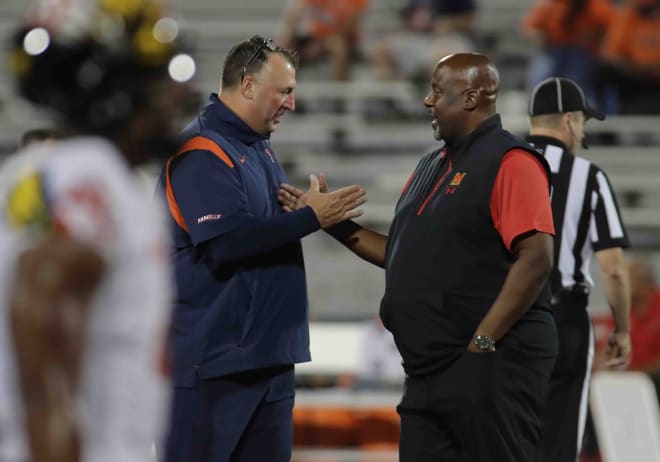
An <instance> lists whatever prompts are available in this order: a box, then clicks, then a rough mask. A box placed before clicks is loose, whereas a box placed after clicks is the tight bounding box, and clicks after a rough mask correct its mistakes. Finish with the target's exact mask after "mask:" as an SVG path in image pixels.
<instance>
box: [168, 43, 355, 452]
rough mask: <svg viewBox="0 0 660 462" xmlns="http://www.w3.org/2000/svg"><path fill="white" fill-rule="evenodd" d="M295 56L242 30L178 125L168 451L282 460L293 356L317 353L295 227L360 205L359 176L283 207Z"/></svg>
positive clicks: (315, 225)
mask: <svg viewBox="0 0 660 462" xmlns="http://www.w3.org/2000/svg"><path fill="white" fill-rule="evenodd" d="M296 66H297V57H296V54H295V52H293V51H292V50H289V49H287V48H283V47H280V46H278V45H276V44H275V43H273V42H272V41H271V40H270V39H265V38H263V37H260V36H258V35H255V36H253V37H252V38H250V39H249V40H244V41H242V42H240V43H238V44H236V45H235V46H234V47H233V48H232V49H231V50H230V52H229V54H228V55H227V57H226V59H225V62H224V64H223V68H222V82H221V88H220V91H219V92H218V93H212V94H211V95H210V96H209V100H208V104H207V105H206V106H204V108H203V109H202V110H201V111H200V112H199V114H198V115H197V116H196V117H195V118H194V119H193V120H192V121H191V122H190V123H189V124H188V126H187V127H186V128H185V129H184V130H183V131H182V132H181V134H180V136H179V149H178V151H174V150H173V153H174V152H175V153H176V154H174V155H172V156H171V157H170V158H169V160H168V161H167V164H166V165H165V168H164V169H163V171H162V175H161V177H160V181H159V185H158V193H159V194H160V195H162V196H163V197H164V198H166V200H167V203H168V205H169V210H170V229H171V230H172V233H173V236H174V248H173V249H172V259H173V262H174V265H175V272H176V287H177V297H176V301H175V305H174V314H173V318H172V329H171V332H170V349H171V352H172V366H173V379H174V382H173V385H174V404H173V408H172V415H171V419H170V430H169V436H168V439H167V449H166V451H167V455H166V459H165V460H166V461H168V462H174V461H177V462H189V461H195V462H207V461H213V462H227V461H230V460H231V461H232V462H243V461H244V462H252V461H262V460H263V461H266V460H267V461H270V462H285V461H286V462H288V461H289V460H290V458H291V448H292V443H293V435H292V426H293V422H292V408H293V402H294V392H295V390H294V364H295V363H301V362H306V361H309V360H310V351H309V326H308V301H307V285H306V279H305V265H304V261H303V254H302V247H301V242H300V239H301V238H302V237H304V236H306V235H308V234H311V233H313V232H315V231H317V230H319V229H321V228H326V227H328V226H332V225H334V224H336V223H338V222H340V221H343V220H347V219H350V218H352V217H357V216H360V215H361V211H360V210H358V209H356V207H357V206H359V205H361V204H362V203H364V202H365V201H366V196H365V193H364V190H362V189H361V188H359V187H358V186H351V187H347V188H344V189H342V190H339V191H336V192H334V193H330V194H326V193H323V194H322V193H320V192H319V183H318V179H317V178H316V177H314V176H312V177H311V178H310V181H311V186H310V190H309V199H310V200H309V201H308V202H307V205H308V206H307V207H304V208H301V209H300V210H298V211H296V212H294V213H284V212H283V211H282V209H281V205H280V204H279V203H278V190H279V188H280V184H282V183H284V182H285V181H286V176H285V174H284V171H283V169H282V166H281V164H280V162H279V160H278V158H277V156H276V154H275V151H274V149H273V147H272V146H271V144H270V136H271V134H272V133H273V132H274V131H275V130H276V129H277V127H278V125H279V123H280V121H281V119H282V117H284V115H285V114H286V113H287V112H288V111H294V110H295V106H296V105H295V96H294V91H295V88H296Z"/></svg>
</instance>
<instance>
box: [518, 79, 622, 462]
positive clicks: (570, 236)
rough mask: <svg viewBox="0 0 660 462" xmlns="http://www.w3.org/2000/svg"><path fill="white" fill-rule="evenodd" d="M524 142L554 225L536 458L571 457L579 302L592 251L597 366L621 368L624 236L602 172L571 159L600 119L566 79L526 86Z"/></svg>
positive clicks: (584, 351)
mask: <svg viewBox="0 0 660 462" xmlns="http://www.w3.org/2000/svg"><path fill="white" fill-rule="evenodd" d="M529 116H530V122H531V129H530V134H529V136H528V137H527V141H528V142H529V143H530V144H531V145H532V146H534V148H536V149H538V150H539V152H541V153H543V155H544V156H545V158H546V159H547V161H548V163H549V164H550V170H551V171H552V214H553V221H554V223H555V227H556V230H557V232H556V234H555V255H554V262H555V263H554V267H553V270H552V275H551V277H550V282H551V288H552V312H553V315H554V317H555V322H556V324H557V332H558V334H559V356H558V357H557V362H556V363H555V367H554V369H553V371H552V376H551V378H550V390H549V392H548V399H547V402H546V405H545V410H544V412H543V431H542V434H541V446H540V451H541V454H542V459H541V460H543V461H546V462H563V461H566V462H568V461H571V462H573V461H575V460H576V459H577V457H578V456H579V454H580V450H581V446H582V437H583V435H584V428H585V427H584V426H585V421H586V416H587V406H588V398H587V397H588V390H589V380H590V377H591V368H592V365H593V359H594V333H593V326H592V322H591V319H590V318H589V313H588V312H587V305H588V303H589V292H590V291H591V288H592V287H593V280H592V278H591V274H590V272H589V264H590V262H591V257H592V256H593V255H595V256H596V260H597V261H598V263H599V265H600V268H601V270H602V275H603V277H602V279H603V285H604V288H605V296H606V298H607V301H608V304H609V306H610V310H611V311H612V314H613V316H614V320H615V325H614V329H613V330H612V333H611V335H610V337H609V343H608V348H607V351H606V361H605V364H606V366H608V367H615V368H621V367H623V366H624V365H625V364H626V362H627V361H628V359H629V357H630V322H629V317H630V285H629V279H628V271H627V268H626V263H625V258H624V254H623V249H624V248H626V247H628V246H629V245H630V244H629V241H628V236H627V234H626V230H625V228H624V225H623V221H622V219H621V214H620V212H619V208H618V206H617V203H616V197H615V195H614V192H613V190H612V187H611V186H610V183H609V180H608V178H607V175H606V174H605V172H603V170H601V169H600V168H599V167H598V166H596V165H594V164H592V163H591V162H589V161H588V160H586V159H583V158H581V157H577V156H576V153H577V151H578V149H579V148H580V146H581V145H582V146H586V144H585V141H584V136H585V124H586V121H587V120H588V119H590V118H594V119H597V120H603V119H604V118H605V116H604V115H603V113H602V112H600V111H599V110H597V109H595V108H593V107H591V106H589V104H588V103H587V99H586V98H585V95H584V93H583V92H582V89H581V88H580V87H579V86H578V85H577V84H576V83H575V82H573V81H572V80H569V79H565V78H556V77H555V78H549V79H546V80H544V81H543V82H541V83H539V84H538V85H537V86H536V87H535V88H534V90H533V91H532V94H531V97H530V101H529Z"/></svg>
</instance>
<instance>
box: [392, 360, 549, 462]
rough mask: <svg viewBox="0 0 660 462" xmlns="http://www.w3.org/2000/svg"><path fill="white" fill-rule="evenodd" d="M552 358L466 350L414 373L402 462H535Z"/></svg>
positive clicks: (404, 407) (407, 395) (404, 413)
mask: <svg viewBox="0 0 660 462" xmlns="http://www.w3.org/2000/svg"><path fill="white" fill-rule="evenodd" d="M554 359H555V358H554V356H550V357H548V358H542V359H539V358H531V357H529V356H525V355H522V354H520V353H518V352H513V351H500V350H498V351H495V352H493V353H471V352H468V351H466V352H465V353H463V355H462V356H461V357H460V358H459V359H458V360H457V361H456V362H455V363H453V364H452V365H451V366H450V367H449V368H448V369H446V370H444V371H442V372H440V373H437V374H432V375H428V376H424V377H408V378H407V379H406V389H405V392H404V396H403V399H402V401H401V404H400V405H399V406H398V408H397V410H398V412H399V415H400V416H401V439H400V446H399V457H400V459H399V460H400V462H445V461H446V462H532V461H533V460H534V457H535V455H536V451H537V443H538V439H539V435H540V430H541V426H540V420H539V413H540V411H541V408H542V405H543V402H544V399H545V394H546V389H547V385H548V377H549V375H550V371H551V370H552V366H553V364H554ZM532 363H533V364H532ZM530 366H533V367H530ZM539 371H544V372H545V373H541V372H539Z"/></svg>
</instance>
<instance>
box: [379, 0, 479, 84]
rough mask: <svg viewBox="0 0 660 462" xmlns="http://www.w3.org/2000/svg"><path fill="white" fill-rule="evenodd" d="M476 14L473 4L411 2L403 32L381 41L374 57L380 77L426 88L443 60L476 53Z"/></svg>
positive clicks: (403, 15)
mask: <svg viewBox="0 0 660 462" xmlns="http://www.w3.org/2000/svg"><path fill="white" fill-rule="evenodd" d="M476 10H477V7H476V5H475V2H474V1H473V0H453V1H448V0H408V2H407V4H406V5H405V7H404V8H403V9H402V11H401V18H402V26H401V28H400V30H398V31H395V32H394V33H392V34H389V35H388V36H387V37H386V38H385V39H384V40H379V41H378V45H376V46H375V47H374V49H373V50H372V52H371V53H370V54H371V62H372V64H373V66H374V70H375V72H376V75H377V77H378V78H380V79H384V80H391V79H401V78H403V79H410V80H414V81H416V82H417V81H423V84H424V85H426V84H427V80H428V75H429V73H431V72H432V71H433V66H434V65H435V63H437V62H438V61H439V60H440V58H442V57H444V56H447V55H449V54H451V53H466V52H470V51H473V49H474V34H475V32H476V30H475V27H476V13H477V11H476Z"/></svg>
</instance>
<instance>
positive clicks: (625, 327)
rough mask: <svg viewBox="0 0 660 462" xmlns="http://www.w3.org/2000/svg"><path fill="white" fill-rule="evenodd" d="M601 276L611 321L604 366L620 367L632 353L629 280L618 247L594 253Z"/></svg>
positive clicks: (621, 252) (624, 261) (623, 259)
mask: <svg viewBox="0 0 660 462" xmlns="http://www.w3.org/2000/svg"><path fill="white" fill-rule="evenodd" d="M596 259H597V260H598V263H599V265H600V268H601V271H602V274H603V278H602V279H603V288H604V291H605V297H606V298H607V303H608V304H609V306H610V310H611V311H612V317H613V318H614V326H615V327H614V332H612V334H611V336H610V339H609V342H608V346H607V350H606V352H605V356H606V359H605V365H606V366H608V367H619V366H623V365H625V364H626V363H627V362H628V359H629V357H630V353H631V345H630V276H629V274H628V269H627V267H626V260H625V257H624V255H623V249H622V248H621V247H611V248H609V249H603V250H599V251H597V252H596Z"/></svg>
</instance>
